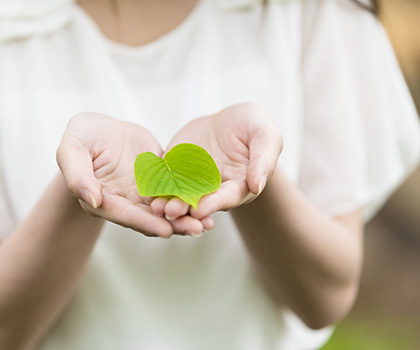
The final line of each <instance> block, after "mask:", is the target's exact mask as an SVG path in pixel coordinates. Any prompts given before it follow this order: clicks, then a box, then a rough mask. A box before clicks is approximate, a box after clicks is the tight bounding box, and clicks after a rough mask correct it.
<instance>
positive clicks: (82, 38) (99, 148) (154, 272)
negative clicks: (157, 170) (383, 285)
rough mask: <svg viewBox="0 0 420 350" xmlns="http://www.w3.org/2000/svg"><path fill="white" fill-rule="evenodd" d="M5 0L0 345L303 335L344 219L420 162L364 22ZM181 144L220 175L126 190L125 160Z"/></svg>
mask: <svg viewBox="0 0 420 350" xmlns="http://www.w3.org/2000/svg"><path fill="white" fill-rule="evenodd" d="M4 4H5V5H3V3H2V5H3V6H2V7H1V8H0V9H1V11H0V13H1V14H2V15H1V21H0V23H1V26H2V27H1V28H2V29H3V30H1V31H0V33H1V40H2V44H1V46H0V50H1V51H0V76H1V77H2V79H1V81H0V96H2V98H1V100H0V117H1V119H0V123H1V124H0V132H1V141H2V143H1V147H2V149H1V156H2V163H1V172H2V177H1V179H2V182H1V183H2V198H3V204H2V207H3V210H2V218H3V217H4V218H5V219H4V220H6V219H7V220H9V221H10V225H8V226H6V221H2V223H3V222H4V224H2V232H3V236H4V240H3V243H2V245H1V246H0V262H1V263H0V266H1V267H0V269H1V273H0V276H1V280H0V286H1V287H0V306H1V307H0V310H1V314H0V320H1V322H0V330H1V331H0V344H1V347H2V348H10V349H27V348H29V349H31V348H40V349H88V348H89V349H90V348H100V349H116V348H124V349H139V348H140V349H316V348H318V347H319V346H321V345H322V344H323V343H324V342H325V341H326V339H327V338H328V336H329V334H330V333H331V329H330V328H328V327H327V326H328V325H331V324H333V323H335V322H337V321H338V320H340V319H341V318H342V317H344V315H345V314H346V313H347V311H348V310H349V308H350V307H351V305H352V303H353V300H354V298H355V295H356V292H357V285H358V280H359V275H360V268H361V262H362V232H363V223H364V222H365V221H366V220H368V219H369V218H370V217H371V216H372V215H373V214H374V213H375V212H376V210H377V209H378V208H379V206H380V205H381V204H382V203H383V201H384V200H385V199H386V197H387V196H388V195H389V194H390V193H391V192H392V190H393V189H394V188H395V187H396V186H397V185H398V184H399V183H400V182H401V181H402V179H403V178H404V177H405V176H406V174H407V172H408V171H410V170H411V169H413V168H414V167H415V165H416V163H417V161H418V158H419V148H420V146H419V127H418V123H417V120H416V113H415V109H414V107H413V104H412V101H411V99H410V96H409V93H408V91H407V88H406V86H405V83H404V80H403V78H402V76H401V73H400V71H399V69H398V65H397V63H396V60H395V58H394V56H393V53H392V50H391V48H390V46H389V43H388V42H387V39H386V36H385V34H384V32H383V30H382V28H381V27H380V24H379V23H378V21H377V19H376V18H375V17H374V16H373V15H372V14H371V13H370V12H369V11H366V10H363V9H361V8H360V6H357V5H356V4H354V3H353V2H352V1H344V0H319V1H299V0H288V1H286V0H284V1H272V2H269V3H267V4H265V5H263V4H260V3H259V2H252V1H246V0H243V1H233V0H231V1H229V0H225V1H218V0H199V1H198V2H195V1H192V0H191V1H177V2H168V3H160V2H152V1H150V2H149V1H139V2H130V1H128V0H127V1H118V2H110V3H107V5H105V3H103V2H101V1H95V0H91V1H80V2H79V3H78V4H75V3H72V2H70V1H64V0H63V1H57V2H55V3H50V2H48V1H41V0H38V1H37V2H31V5H29V4H25V6H24V2H22V7H19V3H15V4H16V5H15V6H16V7H15V8H10V5H9V4H7V3H6V2H4ZM6 4H7V5H6ZM247 101H256V102H258V104H254V103H245V104H244V103H243V102H247ZM260 106H264V108H262V107H260ZM83 111H92V112H94V113H83V114H79V113H80V112H83ZM102 113H103V114H102ZM104 114H106V115H109V116H112V117H108V116H105V115H104ZM72 115H76V116H75V117H74V118H72V119H71V121H70V123H69V125H68V128H67V129H66V131H65V133H64V136H63V139H62V141H61V144H60V147H59V149H58V153H57V156H58V157H57V158H58V162H59V165H60V167H61V170H62V172H63V173H62V174H61V173H59V172H58V171H57V168H56V165H55V163H54V153H55V149H56V147H57V145H58V144H59V142H60V138H61V135H62V134H63V132H64V129H65V126H66V124H67V122H68V120H69V119H70V116H72ZM202 116H205V117H202ZM198 117H201V118H198ZM119 120H125V121H126V122H122V121H119ZM127 121H129V122H130V123H128V122H127ZM278 130H279V131H278ZM280 133H281V135H282V137H281V136H280ZM282 138H283V139H284V150H283V151H282V152H281V150H282ZM180 142H193V143H197V144H199V145H201V146H203V147H205V148H206V149H208V151H209V152H210V153H211V154H212V155H213V156H214V158H215V160H216V162H217V163H218V165H219V167H220V168H221V172H222V176H223V183H222V187H221V190H220V191H219V192H216V193H215V194H213V195H209V196H208V197H205V198H203V199H202V201H201V203H200V204H199V207H198V208H197V210H196V211H195V210H192V209H190V208H189V207H188V206H187V205H185V204H183V203H182V202H181V201H179V200H177V199H174V200H171V201H169V202H165V201H164V200H162V199H156V200H154V201H153V202H151V203H150V201H148V200H146V199H142V198H140V197H139V195H138V194H136V193H135V192H134V191H133V190H132V189H133V186H134V182H133V181H134V179H133V178H132V177H131V173H132V172H131V170H132V164H133V163H134V159H135V156H136V155H137V154H138V153H140V152H142V151H152V152H154V153H155V154H157V155H162V154H163V152H164V151H165V150H168V149H170V147H171V146H172V145H174V144H177V143H180ZM232 145H234V146H232ZM25 146H26V147H25ZM280 152H281V155H280V158H279V160H278V163H277V158H278V157H279V154H280ZM276 165H277V166H276ZM229 169H230V170H232V169H234V170H236V171H229ZM68 188H69V189H70V191H71V193H72V194H73V196H75V197H76V199H75V198H74V197H72V196H71V195H70V194H69V192H68ZM264 188H265V190H264V191H263V192H262V190H263V189H264ZM261 192H262V193H261ZM256 197H257V198H256ZM77 199H79V200H80V204H81V206H82V207H83V208H84V209H85V211H87V212H89V213H90V214H93V216H99V217H102V218H105V219H108V220H109V221H112V222H115V223H117V224H120V225H114V224H110V223H106V224H105V225H104V220H103V219H102V218H93V217H92V216H90V215H88V214H86V212H85V211H83V210H82V209H81V207H80V205H79V202H78V201H77ZM245 202H247V203H248V204H244V205H242V204H243V203H245ZM219 210H230V213H219V212H218V213H216V214H215V215H213V217H209V215H210V214H213V213H214V212H217V211H219ZM232 219H233V220H232ZM213 220H214V221H213ZM214 224H215V226H214V228H213V229H212V232H211V233H205V234H203V235H202V236H201V237H200V238H194V239H193V238H188V237H183V235H188V234H189V235H195V236H197V235H198V234H199V233H200V232H201V231H202V230H203V229H205V230H208V229H211V228H212V227H213V225H214ZM102 226H103V227H102ZM121 226H128V227H130V228H133V229H135V230H136V231H138V232H141V233H144V235H138V234H137V233H134V232H131V231H128V230H126V229H124V228H122V227H121ZM101 231H102V234H101V235H100V236H99V233H100V232H101ZM146 235H156V236H161V237H169V236H172V237H171V238H170V239H169V240H163V239H151V238H148V237H146ZM325 327H327V328H325Z"/></svg>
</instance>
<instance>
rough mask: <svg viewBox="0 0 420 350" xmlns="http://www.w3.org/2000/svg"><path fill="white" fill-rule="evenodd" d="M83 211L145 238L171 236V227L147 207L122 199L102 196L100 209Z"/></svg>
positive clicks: (88, 208) (113, 196) (89, 208)
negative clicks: (141, 234) (138, 233)
mask: <svg viewBox="0 0 420 350" xmlns="http://www.w3.org/2000/svg"><path fill="white" fill-rule="evenodd" d="M84 209H85V210H86V209H87V211H88V212H89V213H90V214H91V215H94V216H100V217H102V218H104V219H106V220H108V221H111V222H114V223H116V224H118V225H121V226H124V227H127V228H131V229H133V230H135V231H137V232H140V233H143V234H144V235H146V236H158V237H162V238H169V237H170V236H171V235H172V234H173V228H172V225H171V224H170V223H169V222H168V221H167V220H166V219H164V218H162V217H159V216H156V215H154V214H153V213H152V212H151V211H150V208H149V206H147V205H144V204H136V203H133V202H130V201H129V200H127V199H126V198H124V197H120V196H115V195H104V196H103V201H102V206H101V207H100V208H98V209H92V208H91V207H87V208H84Z"/></svg>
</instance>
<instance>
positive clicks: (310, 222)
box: [0, 0, 363, 350]
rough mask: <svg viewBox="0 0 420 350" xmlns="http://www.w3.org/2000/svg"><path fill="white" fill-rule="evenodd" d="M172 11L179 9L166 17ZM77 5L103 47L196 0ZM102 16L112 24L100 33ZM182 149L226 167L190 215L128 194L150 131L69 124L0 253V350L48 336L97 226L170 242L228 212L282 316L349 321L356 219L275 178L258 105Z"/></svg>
mask: <svg viewBox="0 0 420 350" xmlns="http://www.w3.org/2000/svg"><path fill="white" fill-rule="evenodd" d="M170 3H176V4H177V5H176V6H177V8H178V10H177V11H173V12H170V11H168V8H169V9H170V8H171V6H172V5H171V4H170ZM79 4H80V6H81V7H83V8H84V9H85V10H86V12H87V13H88V14H89V15H90V16H91V17H92V18H93V19H94V20H95V21H96V22H97V24H98V26H99V27H100V28H101V30H102V31H103V32H104V33H107V35H108V36H109V37H110V38H112V39H114V40H116V41H120V42H122V43H125V44H128V45H130V44H131V45H139V44H143V43H147V42H150V41H151V40H154V39H156V38H157V37H159V36H160V35H162V34H164V33H162V31H168V30H170V29H172V28H173V27H175V26H176V25H177V24H179V23H181V22H182V20H183V19H184V18H185V17H186V16H187V15H188V13H189V11H190V10H191V8H192V6H193V5H194V1H192V0H191V1H176V2H175V1H163V0H162V1H153V2H152V1H146V0H141V1H129V0H125V1H118V6H119V12H118V14H119V15H118V16H116V17H115V16H113V13H110V12H109V11H110V7H106V5H105V4H104V2H103V1H99V0H86V1H80V3H79ZM178 5H179V6H178ZM167 6H169V7H167ZM141 8H143V9H144V8H147V13H148V15H147V16H152V17H150V18H159V17H160V16H161V15H162V14H164V13H166V14H165V16H166V17H163V18H166V19H165V21H164V22H165V23H166V24H165V25H167V27H161V26H159V25H157V24H156V23H155V22H153V20H147V19H146V17H147V16H146V15H144V21H142V20H136V19H138V18H139V17H141V16H143V12H142V11H140V9H141ZM134 13H136V16H134V15H132V14H134ZM171 13H172V15H171ZM114 14H115V13H114ZM109 16H113V18H114V23H115V26H114V27H112V26H110V27H105V24H103V23H105V22H109V21H108V20H107V19H106V18H109ZM169 18H171V19H169ZM116 28H126V29H124V30H123V31H118V30H117V29H116ZM162 28H163V29H162ZM134 29H135V30H134ZM228 116H229V118H228ZM82 121H83V122H82ZM218 125H220V127H218ZM92 130H95V132H92ZM116 130H118V132H115V131H116ZM227 130H229V134H230V137H227V136H226V131H227ZM123 135H124V137H122V136H123ZM200 135H202V137H201V136H200ZM232 135H233V137H232ZM139 140H140V141H139ZM180 142H194V143H197V144H199V145H201V146H202V147H205V148H206V149H208V150H209V152H210V153H211V154H212V155H213V157H214V158H215V160H216V163H217V164H218V165H219V166H220V167H221V172H222V176H223V184H222V187H221V189H220V190H219V191H218V192H216V193H214V194H211V195H209V196H206V197H204V198H203V199H202V201H201V202H200V204H199V206H198V208H197V210H192V209H191V208H190V207H189V206H188V205H186V204H185V203H182V202H181V201H179V200H171V201H169V202H166V201H164V200H162V199H156V200H151V199H148V198H141V197H139V196H138V194H137V193H136V192H135V191H134V189H133V188H134V187H133V186H135V184H134V178H133V177H130V176H129V175H128V174H129V173H130V171H132V166H133V163H134V158H133V157H134V156H135V155H137V154H138V153H139V152H141V151H153V152H154V153H155V154H157V155H159V154H160V155H161V154H162V150H161V149H160V146H159V145H158V144H157V142H156V141H155V140H154V138H153V136H152V135H151V134H150V133H149V132H148V131H147V130H145V129H144V128H142V127H141V126H134V125H133V124H128V123H124V122H119V121H117V120H115V119H112V118H110V117H107V116H103V115H98V114H81V115H78V116H75V117H73V118H72V120H71V121H70V123H69V126H68V128H67V130H66V133H65V134H64V136H63V140H62V142H61V144H60V147H59V149H58V151H57V161H58V163H59V165H60V168H61V170H62V173H63V175H62V174H57V175H56V177H55V178H54V180H53V181H52V182H51V184H50V186H49V187H48V189H47V190H46V191H45V193H44V195H43V196H42V198H41V199H40V200H39V201H38V203H37V204H36V205H35V207H34V208H33V210H32V212H31V214H30V215H29V216H28V217H27V218H26V219H25V220H24V222H23V223H21V224H20V225H19V226H18V227H17V228H16V229H15V230H14V231H13V232H11V234H10V235H9V238H8V239H7V240H6V241H5V242H3V243H2V244H1V245H0V310H2V311H1V313H0V348H2V349H16V350H20V349H33V348H35V347H36V344H37V343H39V342H40V341H41V340H42V338H43V337H44V336H45V334H47V332H48V330H49V329H50V328H51V327H52V326H53V325H54V323H55V322H56V320H57V318H58V317H59V316H60V314H61V313H62V311H63V310H64V309H65V306H66V305H67V303H68V301H69V300H70V299H71V297H72V295H73V293H74V291H75V290H76V289H77V286H78V283H79V280H80V277H81V275H82V273H83V270H84V268H85V266H86V263H87V261H88V259H89V256H90V253H91V250H92V248H93V246H94V244H95V242H96V240H97V237H98V235H99V232H100V229H101V227H102V224H103V222H104V219H107V220H110V221H113V222H116V223H118V224H120V225H123V226H126V227H130V228H132V229H134V230H136V231H138V232H140V233H143V234H145V235H149V236H160V237H163V238H167V237H169V236H171V235H172V234H185V233H190V234H193V235H198V234H199V233H200V232H201V231H202V230H210V229H211V228H212V227H213V225H214V222H213V221H212V219H211V218H210V217H209V215H210V214H212V213H213V212H215V211H218V210H231V212H232V215H233V217H234V219H235V221H236V223H237V225H238V228H239V230H240V235H241V236H242V238H243V240H244V242H245V244H246V246H247V248H248V250H249V253H250V256H251V258H252V261H253V262H254V265H255V270H256V272H257V273H258V276H260V278H261V281H262V283H264V285H265V286H266V287H267V291H268V292H269V293H270V294H271V295H272V296H273V298H274V300H275V301H277V302H278V305H279V306H280V307H282V306H284V305H287V306H289V307H291V308H292V309H293V310H294V311H295V312H296V313H297V314H298V315H299V316H300V317H301V318H302V319H303V321H304V322H305V323H307V325H308V326H310V327H312V328H320V327H323V326H325V325H328V324H331V323H333V322H337V321H338V320H340V319H341V318H342V317H343V316H344V315H345V314H346V312H347V311H348V309H349V308H350V306H351V305H352V303H353V301H354V297H355V294H356V291H357V285H358V281H359V275H360V267H361V261H362V257H361V256H362V232H363V227H362V220H361V213H360V211H359V210H358V211H355V212H353V213H350V214H348V215H344V216H341V217H336V218H329V217H327V216H325V215H324V214H323V213H321V212H319V211H318V210H317V209H316V208H314V207H312V206H311V205H310V204H309V203H308V201H307V200H306V198H305V197H304V196H303V194H302V193H301V192H300V191H299V189H298V188H296V187H294V186H293V185H292V184H291V183H290V181H289V180H288V179H287V177H286V176H285V174H284V173H283V171H282V169H280V168H277V169H276V164H277V158H278V156H279V154H280V153H281V149H282V140H281V136H280V133H279V131H277V130H276V129H275V127H273V123H272V122H271V120H270V117H269V116H268V115H267V113H266V112H265V111H264V110H263V109H262V108H261V107H259V106H256V105H254V104H244V105H239V106H233V107H230V108H229V109H227V110H224V111H221V112H220V113H218V114H216V115H213V116H206V117H203V118H199V119H197V120H195V121H193V122H192V123H190V124H188V125H186V126H185V127H184V128H183V129H182V130H180V131H179V132H178V133H177V134H176V135H175V137H174V139H173V141H172V144H176V143H180ZM232 146H233V147H232ZM265 186H267V190H266V191H264V192H263V193H262V194H261V192H262V190H263V189H264V188H265ZM245 203H249V204H245ZM80 204H81V205H80ZM81 207H82V208H83V209H84V210H83V209H82V208H81ZM165 216H166V218H165ZM302 218H305V220H302ZM168 219H170V220H168ZM16 257H19V258H18V259H17V258H16ZM51 266H54V268H51Z"/></svg>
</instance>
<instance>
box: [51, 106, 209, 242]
mask: <svg viewBox="0 0 420 350" xmlns="http://www.w3.org/2000/svg"><path fill="white" fill-rule="evenodd" d="M141 152H152V153H154V154H155V155H157V156H159V157H160V156H162V153H163V152H162V149H161V147H160V145H159V143H158V142H157V141H156V139H155V138H154V137H153V135H152V134H150V132H148V131H147V130H146V129H145V128H143V127H141V126H139V125H136V124H132V123H128V122H122V121H118V120H116V119H114V118H111V117H108V116H106V115H102V114H97V113H82V114H78V115H76V116H74V117H72V118H71V120H70V122H69V124H68V126H67V129H66V131H65V133H64V135H63V138H62V140H61V143H60V145H59V147H58V149H57V163H58V165H59V167H60V169H61V171H62V173H63V175H64V179H65V181H66V184H67V187H68V189H69V191H70V192H71V193H72V195H73V196H74V197H76V198H77V199H79V202H80V204H81V206H82V207H83V209H84V210H85V211H87V212H88V213H90V214H91V215H94V216H98V217H102V218H104V219H106V220H109V221H112V222H114V223H116V224H119V225H121V226H124V227H129V228H131V229H133V230H135V231H138V232H141V233H143V234H145V235H147V236H159V237H165V238H168V237H170V236H171V235H172V234H173V233H179V234H185V233H190V234H193V235H198V234H200V233H201V232H202V231H203V230H210V229H211V228H212V227H213V226H214V222H213V219H211V218H210V217H205V218H203V219H200V220H198V219H194V218H192V217H191V216H189V215H186V216H183V217H180V218H177V219H175V220H171V221H169V220H167V219H165V218H164V217H161V216H157V215H154V214H153V213H152V212H151V210H150V206H149V202H150V200H149V199H148V198H144V197H141V196H140V195H139V193H138V191H137V186H136V183H135V179H134V161H135V159H136V157H137V155H138V154H139V153H141Z"/></svg>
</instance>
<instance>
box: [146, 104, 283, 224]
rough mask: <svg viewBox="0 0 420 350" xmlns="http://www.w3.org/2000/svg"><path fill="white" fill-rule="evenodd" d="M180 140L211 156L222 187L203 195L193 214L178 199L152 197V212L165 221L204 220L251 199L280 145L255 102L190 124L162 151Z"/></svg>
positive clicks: (268, 174)
mask: <svg viewBox="0 0 420 350" xmlns="http://www.w3.org/2000/svg"><path fill="white" fill-rule="evenodd" d="M183 142H189V143H193V144H196V145H199V146H201V147H203V148H204V149H206V150H207V152H209V153H210V154H211V156H212V157H213V159H214V160H215V162H216V164H217V166H218V168H219V170H220V173H221V176H222V184H221V186H220V189H219V190H218V191H216V192H214V193H212V194H209V195H206V196H204V197H203V198H202V199H201V200H200V202H199V204H198V207H197V209H196V210H194V209H192V208H190V207H189V206H188V204H186V203H184V202H182V201H181V200H180V199H178V198H173V199H171V200H169V201H167V200H165V199H163V198H156V199H155V200H154V201H153V202H152V203H151V209H152V211H153V212H154V213H155V214H158V215H162V214H165V215H166V217H168V218H170V219H173V218H177V217H180V216H183V215H185V214H187V213H188V212H190V214H191V216H193V217H195V218H203V217H206V216H208V215H210V214H212V213H214V212H216V211H219V210H230V209H233V208H235V207H238V206H240V205H242V204H244V203H245V202H250V201H252V200H254V199H255V198H256V197H257V196H258V195H259V194H260V193H261V192H262V190H263V189H264V187H265V185H266V183H267V181H268V180H269V179H270V178H271V176H272V174H273V172H274V170H275V168H276V164H277V160H278V158H279V156H280V153H281V150H282V147H283V141H282V136H281V134H280V132H279V130H278V129H277V127H276V125H275V124H274V122H273V121H272V119H271V117H270V116H269V115H268V113H267V111H266V110H265V109H264V108H262V107H261V106H259V105H257V104H254V103H243V104H239V105H235V106H231V107H229V108H226V109H224V110H222V111H221V112H219V113H217V114H215V115H211V116H205V117H201V118H197V119H195V120H193V121H192V122H190V123H188V124H187V125H186V126H185V127H184V128H182V129H181V130H180V131H179V132H178V133H177V134H176V135H175V136H174V138H173V139H172V140H171V142H170V144H169V146H168V148H167V150H166V151H169V150H170V149H171V148H172V147H173V146H175V145H177V144H179V143H183Z"/></svg>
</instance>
